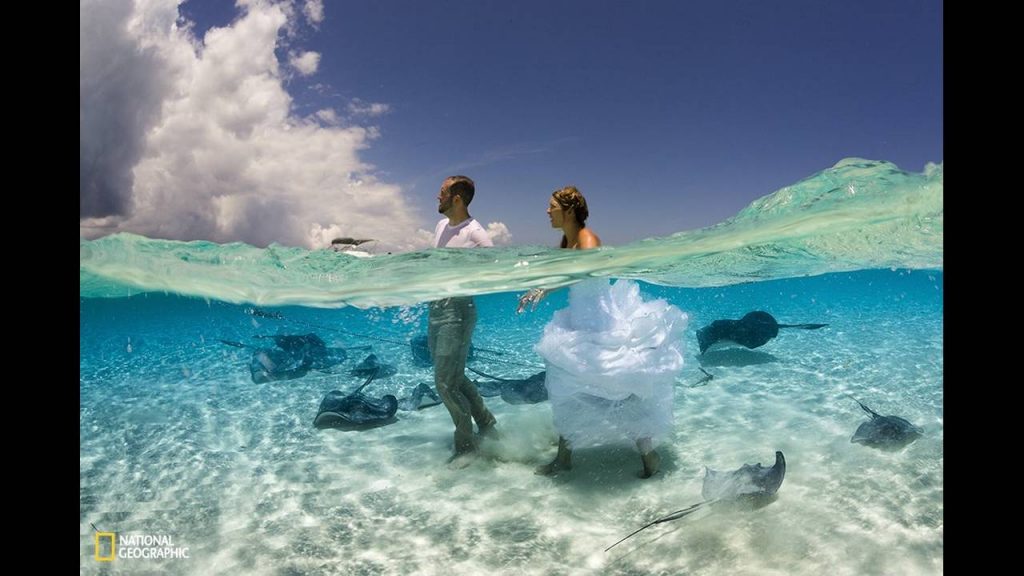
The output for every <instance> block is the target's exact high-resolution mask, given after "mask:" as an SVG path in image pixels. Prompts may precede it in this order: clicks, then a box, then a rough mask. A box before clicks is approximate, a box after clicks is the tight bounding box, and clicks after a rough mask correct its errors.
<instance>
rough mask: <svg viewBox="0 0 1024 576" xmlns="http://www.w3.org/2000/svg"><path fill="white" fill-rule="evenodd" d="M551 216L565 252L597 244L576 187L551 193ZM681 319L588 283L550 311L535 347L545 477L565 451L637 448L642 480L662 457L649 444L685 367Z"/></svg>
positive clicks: (563, 462) (566, 461)
mask: <svg viewBox="0 0 1024 576" xmlns="http://www.w3.org/2000/svg"><path fill="white" fill-rule="evenodd" d="M547 212H548V216H549V217H550V219H551V226H552V227H553V228H561V229H562V232H563V236H562V244H561V247H562V248H568V249H575V250H586V249H589V248H597V247H599V246H600V245H601V239H600V238H599V237H598V236H597V234H595V233H594V232H593V231H592V230H591V229H590V228H587V227H586V219H587V217H588V216H589V210H588V208H587V201H586V199H585V198H584V197H583V195H582V194H581V193H580V191H579V190H577V189H576V188H575V187H574V186H567V187H565V188H562V189H560V190H557V191H555V192H554V194H552V196H551V201H550V202H549V204H548V210H547ZM545 294H546V291H545V290H542V289H534V290H531V291H529V292H527V293H526V294H524V295H523V296H522V297H521V298H520V299H519V309H518V312H522V311H523V310H525V309H526V308H527V306H532V307H536V305H537V302H539V301H540V300H541V299H542V298H543V297H544V296H545ZM687 319H688V318H687V316H686V315H685V314H683V313H682V312H681V311H680V310H679V309H678V308H676V307H675V306H672V305H670V304H668V303H667V302H666V301H664V300H653V301H650V302H644V301H643V299H642V298H641V297H640V288H639V286H638V285H637V284H636V283H635V282H632V281H628V280H619V281H618V282H616V283H614V284H611V283H610V282H609V281H608V280H606V279H592V280H585V281H583V282H580V283H577V284H574V285H573V286H571V287H570V289H569V306H568V307H567V308H565V309H564V310H559V311H558V312H556V313H555V315H554V317H553V318H552V319H551V322H549V323H548V324H547V326H545V328H544V335H543V337H542V338H541V340H540V342H539V343H538V344H537V346H536V347H535V350H536V351H537V353H538V354H540V355H541V356H542V357H543V358H544V360H545V364H546V367H547V376H546V380H545V386H546V387H547V389H548V396H549V398H550V400H551V409H552V412H553V413H554V419H555V428H556V429H557V430H558V432H559V440H558V454H557V455H556V456H555V459H554V460H552V461H551V462H550V463H548V464H546V465H544V466H541V467H539V468H538V469H537V473H538V474H546V475H552V474H557V473H558V472H560V471H563V470H569V469H571V468H572V450H573V449H574V448H586V447H590V446H600V445H607V444H615V443H622V442H627V443H630V444H635V445H636V447H637V449H638V450H639V451H640V459H641V461H642V462H643V470H642V471H641V472H640V477H642V478H649V477H650V476H651V475H653V474H654V473H655V472H657V471H658V467H659V464H660V462H661V457H660V456H659V455H658V453H657V451H656V450H655V448H654V447H655V444H656V443H657V442H658V441H659V440H661V439H663V438H664V437H665V436H667V435H668V434H670V433H671V431H672V428H673V413H672V407H673V391H674V383H675V378H676V376H677V375H678V374H679V371H680V370H682V367H683V354H682V346H683V331H684V330H685V329H686V323H687Z"/></svg>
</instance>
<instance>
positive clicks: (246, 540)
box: [79, 160, 943, 575]
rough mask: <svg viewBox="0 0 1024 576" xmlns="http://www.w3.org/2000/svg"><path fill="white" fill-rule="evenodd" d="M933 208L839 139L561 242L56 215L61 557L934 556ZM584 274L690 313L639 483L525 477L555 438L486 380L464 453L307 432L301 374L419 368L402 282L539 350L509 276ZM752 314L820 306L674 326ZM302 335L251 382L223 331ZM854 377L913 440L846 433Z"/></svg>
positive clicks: (664, 566) (934, 169) (348, 566)
mask: <svg viewBox="0 0 1024 576" xmlns="http://www.w3.org/2000/svg"><path fill="white" fill-rule="evenodd" d="M942 220H943V209H942V167H941V165H939V166H930V167H929V168H928V169H926V170H925V172H924V173H921V174H916V173H907V172H902V171H900V170H898V169H896V168H895V167H894V166H892V165H891V164H887V163H884V162H868V161H863V160H848V161H844V162H842V163H840V164H838V165H837V166H836V167H833V168H831V169H829V170H825V171H823V172H821V173H818V174H816V175H813V176H811V177H809V178H808V179H806V180H804V181H802V182H799V183H796V184H794V185H793V186H791V187H788V188H785V189H783V190H780V191H778V192H776V193H774V194H772V195H770V196H767V197H765V198H763V199H761V200H759V201H757V202H755V203H754V204H752V205H751V206H750V207H749V208H747V209H746V210H744V211H743V212H741V213H740V214H739V215H737V216H736V217H735V218H733V219H731V220H729V221H727V222H723V223H722V224H719V225H717V226H714V227H711V228H708V229H704V230H699V231H692V232H681V233H679V234H676V235H673V236H670V237H666V238H658V239H651V240H647V241H643V242H638V243H635V244H631V245H629V246H622V247H614V248H609V249H602V250H597V251H590V252H587V253H580V252H570V251H559V250H555V249H551V248H548V247H536V246H535V247H515V248H500V249H494V250H466V251H457V250H453V251H437V250H431V251H424V252H418V253H411V254H396V255H380V256H377V257H374V258H369V259H356V258H353V257H348V256H344V255H339V254H334V253H330V252H327V251H306V250H300V249H295V248H284V247H279V246H272V247H270V248H266V249H258V248H254V247H250V246H245V245H240V244H233V245H216V244H211V243H204V242H190V243H182V242H170V241H162V240H152V239H147V238H143V237H139V236H131V235H116V236H111V237H107V238H103V239H99V240H95V241H86V240H82V241H81V248H80V263H81V272H80V278H81V279H80V294H81V299H80V329H81V331H80V347H81V371H80V412H79V415H80V428H79V430H80V483H79V485H80V518H79V523H80V526H79V531H80V543H81V544H80V557H81V562H80V566H81V573H83V574H464V573H484V574H521V575H526V574H538V575H539V574H545V575H547V574H567V575H569V574H786V575H792V574H797V575H800V574H808V575H809V574H821V573H825V572H827V573H829V574H833V575H840V574H842V575H845V574H851V575H852V574H858V575H859V574H937V573H942V572H943V273H942ZM592 276H607V277H615V278H632V279H637V280H639V281H640V283H641V291H642V293H643V295H644V297H645V298H665V299H667V300H668V301H670V302H671V303H673V304H675V305H676V306H678V307H679V308H680V309H681V310H682V311H684V312H685V313H686V314H688V315H689V327H688V329H687V332H686V341H685V367H684V368H683V370H682V373H681V374H680V376H679V377H678V379H677V386H676V394H675V405H674V408H675V434H674V437H673V438H671V439H670V440H669V441H667V442H665V443H664V444H663V445H662V446H661V447H660V448H659V452H660V453H661V454H662V457H663V461H662V467H661V471H660V472H659V473H658V474H656V475H655V476H654V477H653V478H650V479H643V480H642V479H639V478H637V476H636V473H637V471H638V470H639V467H640V461H639V458H637V456H636V453H635V452H634V451H631V450H628V449H624V448H617V447H616V448H592V449H587V450H580V451H577V453H576V455H575V459H574V468H573V470H572V471H570V472H568V473H564V474H561V475H559V476H557V477H555V478H549V477H542V476H537V475H534V473H533V472H534V468H535V467H536V466H537V465H539V464H542V463H545V462H547V461H549V460H550V459H551V458H552V457H553V455H554V453H555V445H554V443H555V441H556V440H557V433H556V431H555V430H554V427H553V424H552V419H551V409H550V406H549V404H548V403H546V402H542V403H538V404H509V403H507V402H505V401H503V400H502V399H501V398H500V397H491V398H486V399H485V400H486V402H487V405H488V407H489V408H490V409H491V410H492V411H493V412H494V413H495V415H496V416H497V418H498V422H499V428H500V430H501V433H502V437H501V439H500V440H497V441H487V442H485V444H484V446H483V447H482V453H483V454H482V457H480V458H478V459H477V460H476V461H474V462H472V463H471V464H470V465H469V466H468V467H466V468H464V469H452V468H450V467H449V466H447V465H446V460H447V459H448V457H449V455H450V454H451V450H452V439H451V432H452V429H453V427H452V422H451V419H450V417H449V416H448V414H447V412H446V410H445V409H444V407H443V406H434V407H430V408H425V409H423V410H420V411H411V412H410V411H399V412H398V419H397V421H396V422H394V423H392V424H389V425H386V426H383V427H379V428H374V429H371V430H364V431H338V430H317V429H315V428H314V427H313V418H314V416H315V415H316V412H317V408H318V406H319V403H320V401H321V399H322V398H323V396H324V395H325V394H326V393H327V392H329V391H331V390H342V391H350V390H354V389H355V388H356V387H358V386H359V385H360V384H361V383H362V382H363V379H362V378H359V377H356V376H352V375H349V374H348V370H349V369H351V368H352V367H353V366H354V365H355V364H356V363H358V362H359V361H360V360H362V358H363V357H365V355H367V354H369V353H371V352H372V353H374V354H375V355H376V356H377V357H378V358H380V359H381V360H382V361H384V362H387V363H389V364H392V365H394V367H395V368H396V369H397V371H396V373H395V374H393V375H391V376H388V377H386V378H379V379H377V380H375V381H374V382H372V383H371V385H370V386H368V387H367V389H366V390H365V392H366V393H367V394H369V395H371V396H373V395H378V396H379V395H383V394H394V395H395V396H397V397H400V398H401V397H403V396H407V395H408V394H409V391H410V390H411V389H412V388H414V387H415V386H416V385H417V384H419V383H421V382H427V383H429V382H432V372H431V369H430V368H429V367H420V366H418V365H416V364H415V363H414V362H413V357H412V354H411V350H410V347H409V344H408V342H409V341H410V339H412V338H413V337H415V336H418V335H421V334H425V333H426V320H427V313H426V309H427V308H426V305H425V304H424V302H427V301H429V300H433V299H437V298H442V297H445V296H450V295H454V294H474V295H476V302H477V305H478V307H479V322H478V325H477V328H476V332H475V336H474V344H475V346H476V348H477V349H478V352H477V354H476V356H475V359H474V360H472V361H471V362H470V366H472V367H473V368H476V369H477V370H480V371H483V372H485V373H489V374H494V375H499V376H503V377H516V378H519V377H526V376H528V375H530V374H533V373H535V372H537V371H539V370H542V369H543V365H542V361H541V359H540V358H539V357H538V356H537V355H536V354H535V353H534V351H533V345H534V344H535V343H536V342H537V341H538V340H539V338H540V335H541V333H542V331H543V328H544V325H545V323H546V322H548V321H549V320H550V319H551V316H552V314H553V313H554V312H555V311H556V310H559V309H561V308H563V307H564V306H565V305H566V301H567V294H566V291H565V290H560V291H556V292H554V293H553V294H552V295H551V296H549V297H548V298H547V299H546V300H544V301H543V302H542V304H541V305H540V306H539V307H538V308H537V310H535V311H533V312H531V313H527V314H523V315H519V316H517V315H516V314H515V307H516V301H517V297H518V295H519V294H521V293H522V292H523V291H524V290H525V289H527V288H529V287H531V286H536V285H544V286H557V285H566V284H570V283H572V282H574V281H577V280H580V279H583V278H587V277H592ZM253 309H256V310H264V311H268V312H273V313H276V314H272V315H270V316H278V317H268V316H261V315H253V314H252V313H251V312H252V311H253ZM752 310H765V311H768V312H770V313H771V314H772V315H773V316H775V317H776V318H777V319H778V320H779V322H780V323H790V324H797V323H828V326H827V327H825V328H822V329H820V330H782V331H781V332H780V334H779V335H778V337H777V338H775V339H773V340H771V341H770V342H768V343H767V344H766V345H764V346H762V347H760V348H757V349H755V350H747V349H745V348H734V349H728V350H719V351H712V352H709V353H706V354H704V355H699V353H698V352H699V350H698V349H697V340H696V330H697V329H698V328H700V327H702V326H704V325H706V324H708V323H710V322H712V321H713V320H716V319H722V318H740V317H741V316H742V315H743V314H745V313H746V312H749V311H752ZM309 332H314V333H316V334H318V335H319V336H320V337H321V338H323V340H325V341H326V342H327V344H328V345H329V346H337V347H348V348H350V350H349V353H348V359H347V360H346V361H345V362H344V363H342V364H340V365H338V366H335V367H334V368H331V369H328V370H326V371H315V370H314V371H311V372H309V373H308V374H306V375H305V376H303V377H301V378H296V379H291V380H283V381H273V382H266V383H262V384H256V383H254V382H253V380H252V378H251V377H250V373H249V361H250V359H251V357H252V350H250V349H246V348H239V347H236V346H230V345H226V344H224V343H223V342H222V341H223V340H227V341H232V342H240V343H245V344H252V345H266V342H267V341H266V340H260V339H259V338H258V337H259V336H265V335H274V334H305V333H309ZM365 347H369V348H365ZM701 368H703V370H706V371H707V372H708V373H710V374H712V375H713V376H714V378H713V379H712V380H710V381H704V382H701V380H702V379H703V378H704V377H705V375H704V373H703V372H702V371H701ZM470 375H471V376H473V375H472V374H470ZM853 398H857V399H858V400H861V401H862V402H864V403H866V404H868V405H869V406H871V407H872V408H874V409H875V410H876V411H877V412H879V413H881V414H885V415H889V414H893V415H898V416H901V417H903V418H905V419H907V420H909V421H910V422H912V423H914V424H915V425H917V426H919V427H921V428H923V429H924V435H923V436H922V437H921V438H919V439H918V440H917V441H915V442H914V443H912V444H910V445H908V446H906V447H905V448H903V449H902V450H898V451H893V452H888V451H881V450H877V449H874V448H870V447H866V446H862V445H859V444H852V443H851V442H850V437H851V436H852V435H853V433H854V431H855V430H856V429H857V427H858V426H859V425H860V424H861V423H862V422H864V421H866V419H867V415H866V414H865V413H864V412H863V411H862V410H861V409H860V407H859V406H858V405H857V403H856V402H855V401H854V400H853ZM776 450H781V451H783V452H784V453H785V455H786V459H787V464H788V468H787V473H786V477H785V480H784V482H783V484H782V486H781V488H780V489H779V492H778V498H777V499H776V500H775V501H774V502H772V503H771V504H769V505H767V506H764V507H763V508H758V509H754V510H749V509H721V508H716V507H708V508H705V509H703V510H701V511H700V512H699V513H696V514H693V515H691V516H688V517H686V518H682V519H679V520H676V521H673V522H667V523H664V524H660V525H657V526H654V527H652V528H650V529H648V530H646V531H644V532H641V533H640V534H638V535H637V536H635V537H633V538H631V539H630V540H627V541H626V542H624V543H623V544H620V545H619V546H617V547H616V548H613V549H612V550H611V551H609V552H605V548H607V547H608V546H609V545H611V544H612V543H614V542H615V541H617V540H619V539H620V538H621V537H623V536H625V535H626V534H628V533H630V532H632V531H633V530H635V529H636V528H639V527H640V526H642V525H644V524H646V523H648V522H650V521H652V520H654V519H655V518H658V517H660V516H664V515H666V514H669V513H671V512H673V511H676V510H680V509H682V508H686V507H687V506H689V505H691V504H695V503H697V502H700V501H701V487H702V481H703V477H704V467H705V466H707V467H710V468H713V469H716V470H734V469H736V468H739V467H740V466H741V465H743V464H747V463H751V464H752V463H757V462H761V463H764V464H766V465H767V464H770V463H771V462H772V461H773V460H774V453H775V451H776ZM97 531H99V532H104V533H115V534H116V535H118V536H117V538H118V539H119V538H120V536H132V535H134V536H136V537H140V538H141V537H143V536H145V535H150V536H154V535H158V536H164V537H169V539H170V540H171V542H172V543H171V544H170V546H172V547H175V548H178V549H181V548H187V549H188V550H187V553H188V558H165V559H153V558H148V559H147V558H128V557H117V558H116V559H115V560H113V561H112V562H99V561H97V560H96V554H97V549H96V542H97V537H96V534H97ZM131 548H132V544H131V543H130V542H129V543H128V544H127V545H125V546H122V545H121V543H120V541H119V542H118V545H117V549H119V550H124V549H131ZM135 549H136V550H138V549H139V547H138V546H136V548H135ZM100 553H101V554H106V553H109V549H108V548H101V552H100ZM115 555H116V553H115Z"/></svg>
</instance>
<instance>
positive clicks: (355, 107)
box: [348, 98, 391, 117]
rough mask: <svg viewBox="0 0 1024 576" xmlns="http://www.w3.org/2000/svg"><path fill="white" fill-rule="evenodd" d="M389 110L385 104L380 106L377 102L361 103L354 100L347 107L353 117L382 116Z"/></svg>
mask: <svg viewBox="0 0 1024 576" xmlns="http://www.w3.org/2000/svg"><path fill="white" fill-rule="evenodd" d="M390 110H391V107H390V106H388V105H387V104H380V103H378V102H363V101H362V100H359V99H358V98H356V99H355V100H353V101H352V102H351V103H349V105H348V111H349V112H350V113H351V114H352V115H353V116H369V117H374V116H383V115H385V114H387V113H388V112H389V111H390Z"/></svg>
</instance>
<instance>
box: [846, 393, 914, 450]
mask: <svg viewBox="0 0 1024 576" xmlns="http://www.w3.org/2000/svg"><path fill="white" fill-rule="evenodd" d="M853 400H854V401H855V402H856V403H857V404H860V407H861V408H863V409H864V411H865V412H867V413H868V414H870V415H871V419H870V420H868V421H867V422H861V424H860V426H858V427H857V431H856V432H854V433H853V437H852V438H850V442H852V443H854V444H863V445H865V446H870V447H872V448H878V449H880V450H886V451H889V452H892V451H896V450H899V449H900V448H903V447H904V446H906V445H907V444H910V443H911V442H913V441H914V440H917V439H918V438H920V437H921V435H922V434H924V430H922V429H921V428H919V427H917V426H914V425H913V424H911V423H910V422H907V421H906V420H904V419H903V418H900V417H899V416H882V415H881V414H879V413H878V412H875V411H874V410H872V409H871V408H868V407H867V406H865V405H864V404H863V403H862V402H861V401H860V400H857V399H856V398H854V399H853Z"/></svg>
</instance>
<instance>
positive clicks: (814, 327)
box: [779, 324, 828, 330]
mask: <svg viewBox="0 0 1024 576" xmlns="http://www.w3.org/2000/svg"><path fill="white" fill-rule="evenodd" d="M825 326H828V324H779V328H800V329H802V330H817V329H818V328H824V327H825Z"/></svg>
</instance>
